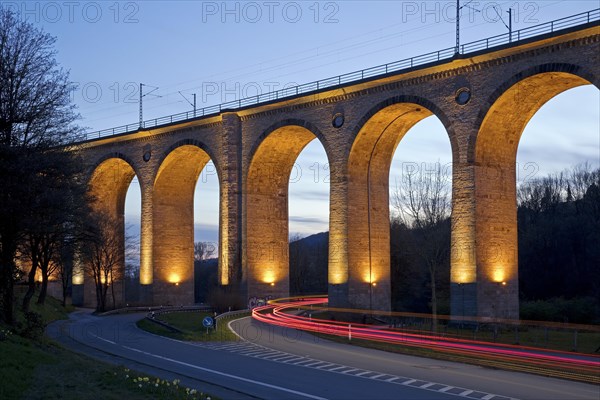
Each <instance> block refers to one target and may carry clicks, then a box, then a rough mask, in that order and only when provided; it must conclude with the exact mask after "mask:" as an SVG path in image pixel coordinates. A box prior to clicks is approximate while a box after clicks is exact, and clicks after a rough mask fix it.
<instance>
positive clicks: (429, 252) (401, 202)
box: [392, 162, 451, 331]
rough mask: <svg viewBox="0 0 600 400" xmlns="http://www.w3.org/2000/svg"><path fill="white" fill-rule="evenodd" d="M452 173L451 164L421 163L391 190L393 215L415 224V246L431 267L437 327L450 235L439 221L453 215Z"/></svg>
mask: <svg viewBox="0 0 600 400" xmlns="http://www.w3.org/2000/svg"><path fill="white" fill-rule="evenodd" d="M450 177H451V173H450V170H449V168H447V167H445V166H443V165H441V164H440V163H439V162H438V163H435V164H422V168H420V169H416V168H415V169H407V170H406V171H403V176H402V179H401V181H400V182H398V180H396V188H395V190H394V192H393V194H392V206H393V208H394V211H395V215H394V218H396V219H397V220H398V221H399V222H400V223H401V224H403V225H405V226H407V227H411V228H412V230H411V231H412V233H413V239H414V242H415V243H414V247H415V248H416V249H418V250H417V252H418V254H419V256H420V258H421V259H422V260H423V262H424V263H425V264H426V265H427V268H428V270H429V279H430V285H431V312H432V317H433V329H434V331H435V330H437V272H438V265H439V264H440V263H441V262H443V260H444V258H445V257H447V253H448V251H449V242H448V237H449V235H446V234H445V233H444V232H443V231H442V230H441V229H440V225H441V224H442V223H443V222H444V221H446V220H447V219H448V218H449V217H450V211H451V197H450V190H451V178H450Z"/></svg>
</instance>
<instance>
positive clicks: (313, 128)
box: [249, 118, 330, 160]
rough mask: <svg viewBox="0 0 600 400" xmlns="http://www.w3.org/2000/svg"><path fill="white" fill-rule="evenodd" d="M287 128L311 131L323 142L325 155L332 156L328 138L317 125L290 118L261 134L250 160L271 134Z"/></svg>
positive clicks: (255, 142)
mask: <svg viewBox="0 0 600 400" xmlns="http://www.w3.org/2000/svg"><path fill="white" fill-rule="evenodd" d="M286 126H298V127H301V128H304V129H306V130H308V131H310V132H311V133H312V134H313V135H314V136H315V137H316V138H318V139H319V141H320V142H321V145H322V146H323V148H324V149H325V153H327V156H328V157H329V154H330V150H329V142H328V141H327V138H326V137H325V136H324V135H323V133H321V130H320V129H319V128H318V127H317V126H316V125H314V124H313V123H311V122H309V121H305V120H302V119H296V118H288V119H283V120H280V121H277V122H276V123H274V124H273V125H271V126H269V127H268V128H267V129H265V130H264V132H263V133H261V134H260V135H259V136H258V137H257V138H256V140H255V141H254V144H253V145H252V148H251V149H250V156H249V159H250V160H252V159H253V158H254V155H255V154H256V151H257V150H258V148H259V147H260V146H261V144H262V143H263V142H264V140H265V139H266V138H267V137H268V136H269V135H270V134H271V133H273V132H274V131H276V130H278V129H279V128H283V127H286ZM307 144H308V143H307Z"/></svg>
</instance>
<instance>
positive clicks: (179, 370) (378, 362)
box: [48, 311, 600, 400]
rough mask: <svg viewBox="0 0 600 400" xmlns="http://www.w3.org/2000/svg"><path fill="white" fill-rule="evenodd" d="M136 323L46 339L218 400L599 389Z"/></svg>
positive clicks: (346, 348)
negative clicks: (159, 332) (182, 334)
mask: <svg viewBox="0 0 600 400" xmlns="http://www.w3.org/2000/svg"><path fill="white" fill-rule="evenodd" d="M142 317H143V315H142V314H126V315H115V316H110V317H95V316H92V315H91V314H89V313H88V312H83V311H78V312H75V313H72V314H71V319H70V320H69V321H57V322H56V323H54V324H52V325H50V327H49V328H48V334H49V335H50V336H51V337H53V338H55V339H57V340H58V341H59V342H61V343H63V344H65V345H67V346H69V347H71V348H73V349H74V350H77V351H80V352H84V353H88V354H90V355H92V356H94V357H98V358H101V359H104V360H106V361H110V362H113V363H120V364H123V365H125V366H127V367H130V368H134V369H137V370H140V371H141V372H146V373H150V374H153V375H156V376H160V377H164V378H168V379H173V377H177V378H179V379H182V383H183V384H185V385H186V386H189V387H195V388H199V389H201V390H205V391H207V392H210V393H213V394H215V395H217V396H219V397H222V398H224V399H230V398H232V399H233V398H235V399H247V398H261V399H361V400H362V399H457V398H463V399H483V400H506V399H507V398H518V399H544V400H551V399H557V400H565V399H594V400H597V399H599V398H600V387H598V386H593V385H586V384H581V383H575V382H569V381H563V380H557V379H551V378H544V377H538V376H534V375H528V374H521V373H514V372H506V371H498V370H492V369H486V368H480V367H476V366H471V365H465V364H459V363H450V362H444V361H434V360H429V359H425V358H418V357H410V356H404V355H398V354H392V353H386V352H382V351H377V350H371V349H365V348H359V347H354V346H350V345H345V344H339V343H333V342H329V341H326V340H323V339H319V338H316V337H314V336H312V335H310V334H307V333H303V332H299V331H295V330H289V329H285V328H280V327H273V326H270V325H265V324H262V323H260V322H257V321H253V320H252V319H251V318H249V317H248V318H243V319H241V320H237V321H234V322H233V323H232V324H231V326H232V328H233V329H234V330H235V331H236V332H237V333H238V334H239V335H240V337H241V338H240V340H239V341H237V342H229V343H219V342H207V343H186V342H180V341H176V340H172V339H167V338H163V337H160V336H156V335H152V334H150V333H147V332H144V331H142V330H140V329H138V328H137V327H136V326H135V321H137V320H138V319H140V318H142Z"/></svg>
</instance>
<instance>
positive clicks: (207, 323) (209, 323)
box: [202, 317, 215, 328]
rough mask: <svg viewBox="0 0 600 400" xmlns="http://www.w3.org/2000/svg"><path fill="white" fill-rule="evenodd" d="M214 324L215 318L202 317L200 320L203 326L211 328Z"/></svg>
mask: <svg viewBox="0 0 600 400" xmlns="http://www.w3.org/2000/svg"><path fill="white" fill-rule="evenodd" d="M214 324H215V320H214V319H212V317H204V319H203V320H202V325H204V327H205V328H211V327H212V326H213V325H214Z"/></svg>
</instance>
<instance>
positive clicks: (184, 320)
mask: <svg viewBox="0 0 600 400" xmlns="http://www.w3.org/2000/svg"><path fill="white" fill-rule="evenodd" d="M249 314H250V313H248V315H249ZM207 316H212V314H211V313H208V312H199V311H193V312H173V313H167V314H161V315H159V316H157V317H156V318H157V319H160V320H161V321H163V322H166V323H168V324H169V325H171V326H173V327H175V328H177V329H179V330H181V331H183V333H178V332H172V331H170V330H169V329H167V328H165V327H163V326H161V325H158V324H155V323H154V322H152V321H149V320H148V319H146V318H144V319H141V320H139V321H138V322H137V326H138V327H139V328H140V329H143V330H145V331H147V332H150V333H154V334H156V335H161V336H166V337H170V338H173V339H178V340H186V341H194V342H209V341H216V342H227V341H235V340H238V337H237V336H236V335H235V334H234V333H233V332H231V331H230V330H229V328H228V327H227V323H228V322H229V321H231V319H220V320H219V321H218V322H217V328H216V329H212V328H209V329H206V328H205V327H203V326H202V320H203V319H204V317H207ZM243 316H246V314H242V315H236V316H235V318H240V317H243Z"/></svg>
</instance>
